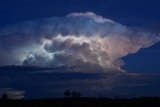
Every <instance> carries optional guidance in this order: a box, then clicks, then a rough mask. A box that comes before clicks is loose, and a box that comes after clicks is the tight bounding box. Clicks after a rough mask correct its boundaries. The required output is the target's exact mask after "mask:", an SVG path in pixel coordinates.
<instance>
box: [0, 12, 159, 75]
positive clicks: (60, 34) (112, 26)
mask: <svg viewBox="0 0 160 107" xmlns="http://www.w3.org/2000/svg"><path fill="white" fill-rule="evenodd" d="M159 40H160V37H159V34H153V33H149V32H144V31H143V32H140V31H136V30H131V29H129V28H127V27H126V26H124V25H121V24H119V23H116V22H114V21H112V20H109V19H106V18H103V17H102V16H98V15H96V14H94V13H92V12H86V13H72V14H69V15H67V16H66V17H52V18H46V19H39V20H34V21H26V22H23V23H19V24H15V25H10V26H6V27H4V28H2V29H1V30H0V65H11V64H18V65H31V66H44V67H52V66H61V65H68V66H74V68H73V69H74V71H104V72H112V71H123V70H122V69H121V66H122V65H123V64H124V62H123V60H122V59H121V58H123V57H124V56H126V55H128V54H133V53H136V52H138V51H139V50H140V49H141V48H146V47H149V46H151V45H153V44H155V43H157V42H159Z"/></svg>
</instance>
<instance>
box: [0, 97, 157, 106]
mask: <svg viewBox="0 0 160 107" xmlns="http://www.w3.org/2000/svg"><path fill="white" fill-rule="evenodd" d="M63 106H64V107H87V106H88V107H90V106H91V107H143V106H145V107H160V97H142V98H132V99H125V98H114V99H110V98H84V97H83V98H79V99H77V98H54V99H37V100H36V99H34V100H27V99H23V100H0V107H63Z"/></svg>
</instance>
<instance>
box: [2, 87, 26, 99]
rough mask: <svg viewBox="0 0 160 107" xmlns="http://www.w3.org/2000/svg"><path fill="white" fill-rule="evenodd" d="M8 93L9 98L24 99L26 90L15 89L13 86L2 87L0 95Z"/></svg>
mask: <svg viewBox="0 0 160 107" xmlns="http://www.w3.org/2000/svg"><path fill="white" fill-rule="evenodd" d="M4 93H5V94H7V96H8V97H7V98H9V99H22V98H24V97H25V96H24V93H25V91H18V90H13V89H12V88H0V96H2V95H3V94H4Z"/></svg>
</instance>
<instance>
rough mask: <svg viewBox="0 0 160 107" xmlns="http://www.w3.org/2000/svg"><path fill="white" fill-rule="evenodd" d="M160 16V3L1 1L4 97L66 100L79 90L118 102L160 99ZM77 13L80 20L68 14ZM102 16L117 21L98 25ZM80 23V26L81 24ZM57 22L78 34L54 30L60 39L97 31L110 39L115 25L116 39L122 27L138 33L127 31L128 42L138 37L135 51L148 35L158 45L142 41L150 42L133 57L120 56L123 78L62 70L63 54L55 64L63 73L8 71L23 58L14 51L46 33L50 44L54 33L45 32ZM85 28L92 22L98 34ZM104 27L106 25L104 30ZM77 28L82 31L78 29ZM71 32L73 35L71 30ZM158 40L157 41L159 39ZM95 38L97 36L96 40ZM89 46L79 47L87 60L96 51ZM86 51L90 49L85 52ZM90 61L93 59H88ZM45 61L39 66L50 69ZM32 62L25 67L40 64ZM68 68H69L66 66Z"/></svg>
mask: <svg viewBox="0 0 160 107" xmlns="http://www.w3.org/2000/svg"><path fill="white" fill-rule="evenodd" d="M86 12H92V13H94V15H93V14H92V15H91V16H85V15H88V14H89V13H88V14H87V13H86ZM159 12H160V1H159V0H132V1H131V0H1V1H0V42H1V43H0V45H1V46H0V49H1V50H0V52H1V54H0V55H1V57H0V64H1V65H0V66H1V67H0V93H3V92H9V93H10V96H11V97H15V98H21V97H24V96H25V97H26V98H43V97H61V96H63V92H64V90H66V89H70V90H77V91H79V92H82V94H84V95H86V96H98V95H99V94H104V95H105V96H109V97H115V96H120V97H121V96H122V97H134V96H148V95H150V96H155V95H159V96H160V91H159V89H160V86H159V81H160V79H159V72H160V63H159V61H160V43H159V40H158V39H159V38H158V37H160V13H159ZM71 13H77V14H78V15H79V16H78V18H77V16H76V15H75V14H74V15H75V16H74V15H73V16H72V15H71V16H70V17H67V15H68V14H71ZM79 13H82V14H83V13H84V15H82V14H79ZM101 16H102V17H103V18H105V19H109V20H111V22H107V23H105V22H103V19H100V20H102V22H96V21H95V20H96V19H94V18H93V19H92V17H96V18H97V17H98V18H100V17H101ZM79 17H80V18H79ZM49 18H51V19H49ZM90 18H91V20H90ZM26 21H28V22H26ZM92 21H93V22H92ZM94 21H95V22H94ZM112 21H114V22H115V23H112ZM52 22H53V23H52ZM74 22H76V24H72V23H74ZM78 22H79V24H77V23H78ZM46 23H47V24H46ZM55 23H56V24H57V26H58V27H61V26H62V28H63V26H65V25H69V26H71V27H70V28H71V30H72V27H73V28H75V31H72V32H70V31H66V30H64V29H65V27H64V29H60V30H59V29H58V27H57V28H54V30H55V32H54V35H55V34H57V32H58V33H59V32H60V33H62V34H64V35H65V34H67V35H69V34H77V35H80V34H83V33H84V34H88V35H89V37H90V35H94V33H95V34H96V33H97V32H98V33H99V32H100V34H102V35H103V34H106V32H105V28H106V27H107V28H110V26H112V24H113V26H115V27H118V28H115V27H113V28H112V27H111V29H113V30H111V31H108V32H109V33H108V32H107V34H111V35H112V34H114V35H116V34H117V33H118V34H121V33H119V31H117V30H116V29H118V30H119V29H120V28H122V30H125V29H126V28H127V29H134V30H135V31H134V32H130V31H129V30H125V31H124V32H125V33H124V34H126V35H125V36H124V38H125V37H129V38H135V39H133V41H134V42H133V44H132V43H131V44H130V45H131V46H132V45H137V44H138V43H139V42H137V41H139V36H143V35H144V37H145V34H146V32H147V34H150V35H151V36H150V35H149V37H148V38H149V40H148V38H147V40H146V42H148V43H149V42H152V41H154V43H153V44H152V43H149V44H145V43H146V42H145V41H143V40H142V41H140V43H139V44H141V42H145V43H144V44H143V43H142V44H141V45H142V46H141V45H140V50H139V51H137V52H135V53H134V52H132V51H130V52H128V53H127V55H124V56H123V55H121V56H120V58H119V57H118V58H115V56H113V57H114V58H115V59H116V60H118V61H119V59H120V61H119V62H121V60H123V61H124V62H125V64H123V65H122V66H121V65H118V66H116V67H117V68H118V67H120V68H121V69H123V70H125V73H124V74H121V72H119V73H115V72H113V73H111V74H110V73H108V72H107V73H106V72H103V73H99V72H98V73H97V72H96V73H95V72H93V73H91V72H89V73H88V72H81V71H82V70H88V68H86V69H82V70H80V72H78V73H75V72H74V70H75V69H72V68H63V67H61V66H60V65H58V64H59V63H61V62H65V61H68V59H67V58H66V57H65V55H64V56H62V55H61V56H60V55H59V56H58V55H57V57H56V61H55V62H56V64H54V67H55V66H58V67H60V68H57V69H56V68H55V69H52V70H49V71H48V70H47V71H46V70H44V71H43V70H36V71H34V70H32V68H31V70H30V69H29V70H28V69H27V70H26V68H24V70H22V69H19V68H16V67H15V68H14V67H13V70H12V69H9V70H8V68H3V66H4V65H5V66H10V65H14V64H15V63H14V64H12V63H8V62H11V61H13V59H12V57H14V58H16V57H18V58H19V56H18V55H17V53H16V54H15V56H14V54H13V55H10V54H8V53H12V52H14V50H18V49H21V48H22V47H21V46H23V45H24V46H25V45H26V44H30V42H26V41H31V43H33V42H35V41H34V40H37V38H41V34H46V35H47V37H48V38H49V39H50V33H46V32H47V31H49V30H45V31H44V32H43V29H45V27H46V26H47V27H48V26H52V24H53V25H54V24H55ZM59 23H60V24H59ZM81 23H84V25H83V24H82V25H81ZM85 23H91V25H92V26H94V27H93V28H95V29H96V30H97V29H98V30H97V31H92V30H93V29H92V27H91V32H90V31H88V29H87V31H84V29H83V28H79V27H81V26H87V24H85ZM92 23H93V24H92ZM103 23H105V24H104V25H103ZM43 24H44V25H43ZM39 26H42V27H39ZM74 26H76V27H77V29H78V30H77V29H76V27H74ZM108 26H109V27H108ZM32 27H33V28H32ZM21 28H22V29H21ZM89 28H90V27H89ZM24 29H27V30H24ZM28 29H29V30H28ZM41 29H42V30H41ZM47 29H49V28H47ZM66 29H67V30H70V29H69V28H67V27H66ZM79 29H80V30H79ZM81 29H82V30H81ZM103 29H104V30H103ZM34 30H36V31H34ZM76 30H77V31H76ZM83 31H84V32H83ZM136 31H137V32H139V31H140V32H143V33H137V32H136ZM24 32H25V33H24ZM26 32H27V33H26ZM75 32H76V33H75ZM77 32H78V33H77ZM88 32H89V33H88ZM104 32H105V33H104ZM110 32H111V33H110ZM120 32H123V31H121V29H120ZM135 32H136V33H135ZM148 32H150V33H148ZM92 33H93V34H92ZM98 33H97V34H98ZM17 35H18V36H17ZM28 35H31V36H28ZM35 35H36V37H35ZM37 35H38V36H37ZM48 35H49V36H48ZM128 35H129V36H128ZM130 35H132V36H130ZM155 35H156V37H154V38H153V36H155ZM4 36H5V37H4ZM12 36H13V38H12ZM42 37H43V36H42ZM45 37H46V36H45ZM85 37H86V36H85ZM15 38H16V39H15ZM91 38H93V37H92V36H91ZM111 38H112V36H111ZM155 38H157V39H155ZM21 39H22V40H21ZM58 39H59V38H58ZM60 39H61V38H60ZM85 39H87V40H88V38H85ZM98 39H99V38H98ZM152 39H153V40H152ZM67 40H70V38H69V37H68V39H66V41H67ZM81 40H83V39H81ZM120 40H121V38H117V41H120ZM150 40H151V41H150ZM131 41H132V39H131ZM155 41H156V42H155ZM16 42H17V43H16ZM36 42H37V41H36ZM51 42H53V43H52V45H53V46H55V45H56V46H57V44H58V42H57V41H56V43H57V44H54V42H55V41H51ZM61 42H62V41H60V43H61ZM136 42H137V43H136ZM65 43H66V42H65ZM67 43H68V42H67ZM122 43H123V41H122ZM102 44H103V42H102ZM52 45H51V46H52ZM84 45H85V46H83V45H82V46H79V47H78V49H79V48H82V49H79V51H81V50H82V51H83V53H82V54H83V55H84V56H85V55H86V53H85V52H86V51H87V52H90V51H88V50H87V49H88V48H87V44H84ZM89 45H92V44H89ZM125 45H126V44H125ZM125 45H124V46H125ZM148 45H149V46H148ZM24 46H23V47H24ZM26 46H29V45H26ZM33 46H34V45H32V46H31V47H33ZM46 46H47V45H46ZM76 46H77V44H76ZM147 46H148V47H147ZM63 47H65V45H62V46H59V45H58V46H57V49H59V48H62V50H63ZM122 47H123V45H122ZM137 47H139V46H137ZM146 47H147V48H146ZM46 48H47V49H48V50H49V52H52V51H53V50H57V49H53V48H51V49H50V47H46ZM84 48H85V49H86V50H83V49H84ZM120 48H121V47H120ZM131 48H132V47H131ZM133 48H134V47H133ZM2 49H4V50H5V49H6V50H7V51H6V52H7V53H5V52H3V50H2ZM25 49H30V48H25ZM33 49H34V48H33ZM117 49H118V47H117ZM70 50H73V51H74V52H77V50H75V48H70ZM70 50H69V51H70ZM23 51H24V50H23ZM84 51H85V52H84ZM16 52H17V51H16ZM56 52H57V51H56ZM67 52H68V51H67ZM20 53H21V52H20ZM132 53H134V54H132ZM5 54H6V55H5ZM18 54H19V53H18ZM74 54H77V53H74ZM7 55H8V56H7ZM16 55H17V56H16ZM109 56H110V54H109ZM27 57H28V56H27ZM29 57H30V56H29ZM85 57H88V56H85ZM41 58H42V57H41V56H37V59H38V60H37V61H39V62H38V66H39V67H44V66H45V67H46V65H45V64H44V66H41V64H42V65H43V63H42V62H41ZM58 58H59V59H58ZM114 58H112V59H114ZM10 59H12V60H10ZM62 59H64V60H62ZM70 59H72V58H70ZM91 59H92V58H91ZM31 60H32V59H31V58H28V59H25V61H23V64H22V65H26V64H27V65H31V66H32V65H34V64H37V62H34V61H32V62H30V61H31ZM42 60H43V59H42ZM47 60H48V59H47ZM88 60H89V61H88V62H85V64H84V65H83V64H82V66H85V65H87V64H88V63H89V64H88V65H89V67H92V63H90V62H93V61H92V60H91V61H90V59H88ZM13 62H14V61H13ZM119 62H118V64H119ZM57 63H58V64H57ZM67 63H68V64H69V65H67V66H69V67H70V66H78V65H77V62H76V64H75V65H73V64H72V63H70V62H69V61H68V62H67ZM81 63H82V62H81ZM47 64H48V63H47ZM63 64H64V65H66V64H65V63H63ZM78 64H79V63H78ZM96 64H97V63H96ZM16 65H17V64H16ZM18 65H19V63H18ZM48 65H49V66H47V67H51V65H52V63H50V62H49V64H48ZM61 65H62V64H61ZM88 65H87V66H88ZM96 66H97V65H96ZM85 67H86V66H85ZM85 67H84V68H85ZM100 68H101V67H100ZM100 68H99V66H97V67H96V69H98V70H99V69H100ZM117 68H116V69H115V68H114V67H110V65H109V67H108V68H107V70H113V71H114V70H117ZM70 69H71V71H73V72H69V73H68V72H66V71H70ZM79 69H81V67H78V69H76V72H77V71H78V70H79ZM93 69H95V68H93ZM103 69H106V68H105V67H102V70H103ZM100 70H101V69H100ZM89 71H92V69H91V70H89ZM59 72H60V73H59ZM2 81H3V82H2ZM131 84H132V85H131ZM80 86H84V87H85V88H82V87H80ZM88 86H90V87H88ZM145 89H148V90H145ZM37 90H38V91H37ZM89 90H91V91H89ZM150 90H151V91H150ZM13 93H18V94H15V95H16V96H13V95H12V94H13ZM42 93H43V94H42ZM131 93H135V94H134V95H131ZM23 94H24V96H23Z"/></svg>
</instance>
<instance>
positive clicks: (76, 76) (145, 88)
mask: <svg viewBox="0 0 160 107" xmlns="http://www.w3.org/2000/svg"><path fill="white" fill-rule="evenodd" d="M159 77H160V75H158V74H156V75H155V74H137V73H115V74H114V73H113V74H103V73H99V74H98V73H76V72H70V73H69V72H66V73H65V72H55V70H52V71H51V72H46V71H30V70H28V71H18V70H17V71H16V70H13V71H11V70H10V71H6V70H4V69H3V70H2V69H1V72H0V88H1V89H2V88H3V89H4V88H6V87H11V88H13V89H16V90H23V91H21V92H22V93H23V92H25V94H24V95H25V97H26V98H57V97H63V93H64V91H65V90H67V89H69V90H75V91H78V92H81V93H82V95H83V96H91V97H92V96H97V97H98V96H99V95H100V94H102V95H103V96H106V97H116V96H119V97H141V96H160V91H159V90H160V86H159V82H160V79H159Z"/></svg>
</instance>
